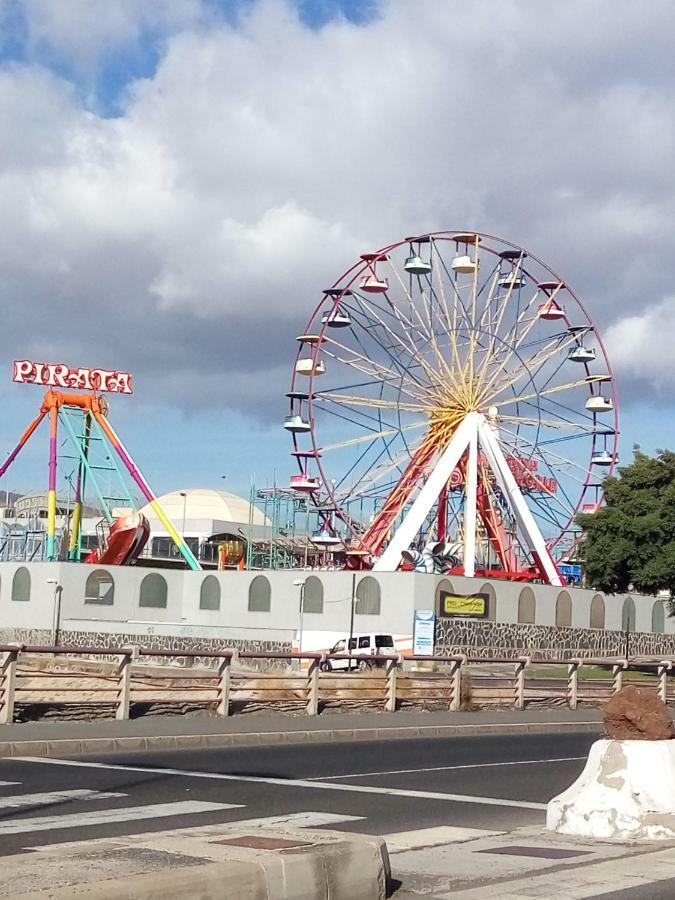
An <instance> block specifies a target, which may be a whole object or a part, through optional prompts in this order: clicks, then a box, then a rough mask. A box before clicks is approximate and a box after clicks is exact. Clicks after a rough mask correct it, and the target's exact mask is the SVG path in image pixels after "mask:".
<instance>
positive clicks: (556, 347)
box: [484, 335, 576, 398]
mask: <svg viewBox="0 0 675 900" xmlns="http://www.w3.org/2000/svg"><path fill="white" fill-rule="evenodd" d="M575 341H576V337H575V336H573V335H572V336H570V337H568V338H567V339H565V340H562V341H559V340H555V339H554V340H552V341H549V342H548V343H547V344H546V345H545V346H544V347H542V348H540V349H539V350H538V351H537V352H536V353H534V354H533V356H531V357H530V358H529V359H526V360H520V365H519V366H518V368H517V369H516V370H515V371H510V372H508V373H506V372H505V375H504V377H502V380H501V381H500V383H499V384H498V385H496V386H495V381H496V380H497V378H498V377H499V375H500V374H501V371H502V370H504V367H505V365H506V363H507V362H508V361H509V360H510V359H511V358H512V357H513V354H514V352H515V351H514V350H511V351H510V352H509V354H508V355H507V357H505V359H504V360H502V362H501V363H500V365H499V367H498V369H497V371H496V372H495V373H494V374H493V376H492V377H491V378H490V381H489V382H488V383H487V385H485V386H484V393H485V394H486V395H489V396H491V398H494V397H497V396H499V394H501V393H503V392H504V391H505V390H508V389H509V388H510V387H512V386H513V385H514V384H516V383H517V382H518V381H520V380H521V379H522V378H523V377H525V376H527V377H528V379H530V380H531V379H533V378H534V377H535V376H536V375H538V374H539V372H540V371H541V369H542V368H543V366H544V365H545V364H546V363H547V362H548V361H549V360H550V359H552V358H553V357H554V356H555V355H556V354H557V353H560V352H561V351H562V350H565V349H566V348H567V347H568V346H569V345H570V344H572V343H574V342H575Z"/></svg>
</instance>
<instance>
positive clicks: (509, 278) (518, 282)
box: [497, 272, 525, 291]
mask: <svg viewBox="0 0 675 900" xmlns="http://www.w3.org/2000/svg"><path fill="white" fill-rule="evenodd" d="M497 284H498V285H499V287H502V288H513V290H514V291H517V290H518V289H519V288H522V287H525V279H524V278H523V277H522V276H521V275H516V273H515V272H509V273H508V274H507V275H502V277H501V278H500V279H499V281H498V282H497Z"/></svg>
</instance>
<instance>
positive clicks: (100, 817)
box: [0, 733, 675, 900]
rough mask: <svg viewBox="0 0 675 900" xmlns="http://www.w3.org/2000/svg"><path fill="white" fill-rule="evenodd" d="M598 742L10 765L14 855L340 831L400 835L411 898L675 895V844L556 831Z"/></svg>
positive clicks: (4, 801) (267, 750) (506, 739)
mask: <svg viewBox="0 0 675 900" xmlns="http://www.w3.org/2000/svg"><path fill="white" fill-rule="evenodd" d="M593 740H594V737H593V735H589V734H579V733H578V734H557V735H544V736H542V735H502V736H485V737H452V738H447V739H446V738H432V739H420V740H413V739H410V740H388V741H379V742H362V741H359V742H355V743H351V744H350V743H321V742H317V743H303V744H297V745H292V746H289V745H281V746H278V747H257V748H255V747H241V748H227V749H222V748H218V749H202V748H199V749H194V750H181V751H161V752H137V753H128V752H125V753H116V754H114V755H113V754H110V755H99V756H89V757H77V758H73V759H51V760H50V759H44V758H36V759H4V760H0V856H8V855H14V854H22V856H20V857H19V859H26V860H30V859H33V860H34V862H33V867H35V866H36V865H37V866H38V868H39V865H40V863H39V859H38V857H39V852H38V853H35V852H33V853H32V855H31V851H39V848H46V847H47V846H48V845H52V844H61V843H68V842H72V841H81V840H84V841H91V840H96V839H99V838H123V837H124V836H130V835H135V834H147V833H148V832H165V831H168V830H172V831H173V830H175V829H184V828H194V827H197V826H198V827H199V829H200V831H201V832H203V833H207V832H208V833H209V835H210V834H216V835H218V836H221V835H222V828H223V826H226V825H235V824H236V825H238V826H244V827H245V828H247V829H248V828H255V827H258V826H272V827H276V826H278V827H280V828H283V827H284V826H289V827H291V828H337V829H339V830H340V831H352V832H357V833H369V834H377V835H383V836H385V837H386V840H387V845H388V847H389V849H390V853H391V854H392V867H393V871H394V875H395V876H396V877H397V878H399V879H400V888H399V891H398V893H397V898H400V900H404V898H405V900H412V898H418V897H420V896H421V895H423V896H426V897H427V898H432V897H435V898H439V900H440V898H447V897H450V896H452V897H453V898H454V897H457V898H461V900H464V898H466V900H476V898H477V897H480V900H488V898H495V900H513V898H522V897H540V896H541V897H547V898H553V897H560V898H562V897H564V898H565V900H576V898H601V900H628V898H631V900H633V898H634V900H651V898H654V900H656V898H666V897H671V896H675V864H674V862H673V861H672V857H673V856H675V849H669V848H667V847H666V848H664V847H662V846H658V845H657V846H656V847H653V846H652V847H647V848H646V849H645V848H639V847H638V848H636V847H631V848H627V847H621V846H617V845H614V846H612V845H607V844H604V845H591V846H589V845H588V844H585V845H584V844H580V843H579V842H577V843H576V844H575V843H574V839H560V836H556V835H550V834H546V833H545V832H544V830H543V824H544V812H545V806H546V803H547V801H548V800H549V799H550V798H551V797H552V796H553V795H555V794H556V793H559V792H560V791H562V790H564V789H565V788H566V787H568V786H569V785H570V784H571V783H572V782H573V781H574V780H575V778H576V777H577V775H578V774H579V773H580V771H581V770H582V768H583V765H584V761H585V759H586V756H587V752H588V749H589V746H590V744H591V743H592V741H593ZM530 851H532V852H530ZM550 851H552V852H550ZM568 851H571V852H568ZM64 852H67V850H64ZM561 852H562V853H563V857H560V856H556V853H558V854H560V853H561ZM565 854H566V855H565ZM645 854H651V855H650V856H648V857H647V858H645ZM5 865H8V864H7V863H6V864H5ZM563 869H564V870H565V874H564V876H562V875H561V872H562V870H563ZM0 871H1V869H0ZM1 880H2V879H0V881H1ZM652 881H653V882H654V883H653V884H652ZM560 890H563V893H559V891H560ZM626 890H629V892H628V893H626ZM630 891H632V893H630ZM0 894H2V896H6V895H7V893H6V891H4V890H3V889H2V886H1V885H0ZM10 895H11V894H10ZM233 900H234V898H233Z"/></svg>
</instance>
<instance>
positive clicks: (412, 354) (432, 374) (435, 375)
mask: <svg viewBox="0 0 675 900" xmlns="http://www.w3.org/2000/svg"><path fill="white" fill-rule="evenodd" d="M364 306H366V307H368V306H369V304H368V303H367V302H366V303H364ZM393 308H394V309H395V308H396V307H395V306H393ZM371 315H372V316H374V317H375V319H376V320H377V321H378V323H379V324H380V325H381V326H382V328H384V329H385V331H386V333H387V334H388V335H389V336H390V337H391V338H392V339H393V340H394V341H395V342H396V343H397V344H398V345H399V347H400V349H402V350H403V351H404V353H406V354H407V356H408V358H409V359H410V360H411V361H413V362H416V363H418V364H419V365H421V366H422V368H423V369H424V371H425V373H426V375H427V378H428V379H429V382H430V383H431V384H433V383H436V382H437V381H438V380H439V379H440V378H441V377H442V372H443V370H444V369H445V370H446V373H447V372H448V371H449V370H448V369H447V365H446V363H445V360H444V359H443V357H442V355H441V354H440V353H439V352H438V348H437V345H436V342H435V339H434V338H433V336H430V337H429V340H430V342H431V345H432V347H433V349H434V352H435V355H436V360H437V362H438V363H439V365H440V370H437V369H435V368H434V367H433V366H431V365H429V363H428V362H427V360H426V359H425V357H424V356H423V355H420V353H419V350H418V348H416V347H415V346H414V345H412V346H411V345H410V344H408V343H407V341H405V340H403V339H402V337H401V336H400V335H399V334H398V333H396V332H395V331H393V329H390V328H389V327H388V326H387V325H386V323H385V322H384V321H383V320H382V318H381V317H380V316H378V315H377V313H376V312H375V310H374V309H371ZM402 365H403V363H402ZM403 367H404V368H405V366H403Z"/></svg>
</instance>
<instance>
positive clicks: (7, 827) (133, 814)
mask: <svg viewBox="0 0 675 900" xmlns="http://www.w3.org/2000/svg"><path fill="white" fill-rule="evenodd" d="M241 808H242V806H241V804H238V803H207V802H203V801H201V800H189V801H180V802H178V803H155V804H150V805H148V806H124V807H121V808H119V809H96V810H91V811H90V812H80V813H69V814H68V815H65V816H36V817H33V818H29V819H16V820H14V821H5V822H0V835H3V834H26V833H27V832H30V831H50V830H51V829H61V828H84V827H87V826H89V827H91V826H94V825H108V824H110V823H113V822H136V821H138V820H140V819H162V818H168V817H169V816H171V817H173V816H189V815H195V814H197V813H208V812H221V811H223V810H226V809H241Z"/></svg>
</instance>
